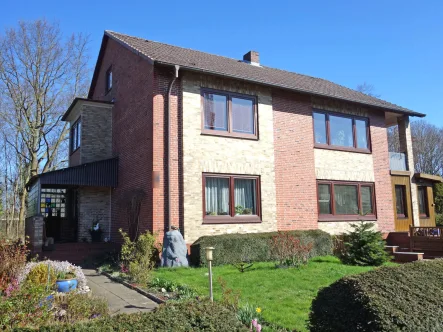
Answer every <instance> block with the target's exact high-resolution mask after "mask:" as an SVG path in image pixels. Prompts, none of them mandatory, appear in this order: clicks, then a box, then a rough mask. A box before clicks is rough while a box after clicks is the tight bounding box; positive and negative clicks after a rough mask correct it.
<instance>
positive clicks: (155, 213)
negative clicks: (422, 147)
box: [28, 31, 436, 244]
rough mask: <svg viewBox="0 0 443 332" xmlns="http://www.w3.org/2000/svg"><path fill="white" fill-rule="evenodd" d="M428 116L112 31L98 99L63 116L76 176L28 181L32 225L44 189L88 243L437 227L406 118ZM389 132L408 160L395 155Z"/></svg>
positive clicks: (95, 86)
mask: <svg viewBox="0 0 443 332" xmlns="http://www.w3.org/2000/svg"><path fill="white" fill-rule="evenodd" d="M423 116H424V115H423V114H420V113H417V112H414V111H411V110H408V109H405V108H403V107H400V106H397V105H394V104H391V103H388V102H386V101H383V100H380V99H377V98H373V97H370V96H367V95H364V94H362V93H359V92H356V91H354V90H351V89H348V88H345V87H343V86H340V85H337V84H334V83H332V82H329V81H325V80H322V79H317V78H313V77H308V76H304V75H299V74H295V73H290V72H285V71H281V70H277V69H273V68H268V67H265V66H262V65H261V64H260V61H259V54H258V53H257V52H254V51H250V52H248V53H247V54H245V56H244V57H243V59H240V60H235V59H229V58H224V57H220V56H216V55H210V54H207V53H202V52H198V51H193V50H189V49H184V48H180V47H175V46H170V45H166V44H162V43H157V42H152V41H147V40H144V39H140V38H136V37H130V36H127V35H123V34H119V33H115V32H111V31H106V32H105V35H104V37H103V41H102V46H101V50H100V54H99V57H98V61H97V65H96V68H95V71H94V76H93V80H92V83H91V87H90V91H89V95H88V98H87V99H80V98H77V99H76V100H74V102H73V104H72V105H71V107H70V108H69V109H68V111H67V112H66V114H65V115H64V117H63V119H64V120H65V121H68V122H69V123H70V126H71V135H70V142H71V144H70V158H69V168H67V169H65V170H60V171H55V172H51V173H53V174H52V175H51V174H49V173H45V174H41V175H39V176H38V177H36V178H35V179H33V180H32V181H31V182H30V184H29V188H30V190H31V191H32V190H33V188H34V192H36V194H34V196H35V197H36V198H35V202H34V201H33V200H31V202H34V203H33V204H34V205H32V204H31V207H35V208H31V209H28V210H30V211H31V212H30V213H28V216H29V217H30V218H31V217H32V216H33V215H35V214H37V213H42V214H43V215H44V216H45V217H48V215H47V214H48V208H47V202H46V199H47V198H45V197H43V196H42V195H41V194H38V192H39V191H40V193H42V192H44V189H45V188H52V190H59V191H60V190H61V191H63V192H62V194H61V195H62V196H63V197H67V199H66V203H65V204H66V205H67V206H68V207H66V216H65V218H64V219H66V221H65V224H67V225H71V226H72V227H71V229H72V231H71V234H75V235H74V237H75V239H76V240H77V241H81V240H82V239H83V240H85V241H88V240H89V237H90V235H89V231H88V230H89V228H90V227H91V225H92V224H94V223H95V222H97V221H99V222H100V227H101V228H102V229H103V234H104V238H105V239H106V241H112V242H119V241H120V240H121V239H120V235H119V234H118V229H119V228H123V229H128V228H131V227H133V226H134V224H136V227H137V229H138V230H150V231H152V232H154V233H156V234H158V236H159V238H160V239H161V238H162V235H163V233H164V231H165V230H167V229H169V227H170V226H171V225H178V226H179V227H180V230H181V231H182V233H183V234H184V238H185V241H186V242H187V243H188V244H191V243H193V242H194V241H195V240H197V239H198V238H199V237H201V236H204V235H217V234H225V233H250V232H270V231H277V230H294V229H322V230H324V231H327V232H329V233H333V234H339V233H343V232H345V231H347V230H349V229H350V225H351V224H352V223H354V222H356V221H360V220H363V221H366V222H370V223H374V224H375V226H376V227H377V229H379V230H380V231H382V232H383V233H390V232H395V231H405V230H407V227H409V225H411V224H413V225H417V226H418V225H432V224H433V225H435V218H434V220H432V218H433V211H432V209H433V205H432V189H428V188H432V187H431V185H430V183H432V181H436V179H432V178H429V177H427V176H426V175H422V176H421V177H420V176H419V175H417V176H415V175H414V173H413V171H410V170H413V169H414V161H413V154H412V140H411V133H410V122H409V121H410V117H423ZM391 126H398V128H399V133H400V135H399V136H400V147H401V153H397V154H390V152H389V151H388V138H387V128H389V127H391ZM395 158H398V161H397V162H396V160H395ZM82 172H83V173H82ZM48 174H49V175H48ZM66 174H68V175H69V176H68V175H66ZM87 180H88V181H87ZM423 188H425V189H423ZM34 196H32V197H34ZM55 199H56V198H55ZM51 204H52V203H50V204H49V206H50V207H51V206H52V205H51ZM33 211H34V212H33ZM131 225H132V226H131ZM65 228H66V229H67V226H66V227H65ZM61 233H63V232H61Z"/></svg>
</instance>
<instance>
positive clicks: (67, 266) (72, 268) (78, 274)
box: [17, 260, 89, 293]
mask: <svg viewBox="0 0 443 332" xmlns="http://www.w3.org/2000/svg"><path fill="white" fill-rule="evenodd" d="M38 266H44V267H49V269H50V270H52V271H54V272H55V274H57V275H59V274H61V273H73V274H74V275H75V278H76V279H77V282H78V292H80V293H87V292H88V291H89V287H88V286H87V285H86V277H85V275H84V273H83V271H82V269H81V267H80V266H76V265H74V264H71V263H69V262H67V261H64V262H59V261H51V260H45V261H42V262H29V263H27V264H26V265H25V267H24V268H23V269H22V271H20V273H19V275H18V278H17V280H18V283H19V284H23V283H24V282H25V281H26V280H27V278H28V276H29V273H30V272H31V271H32V270H33V269H35V268H36V267H38Z"/></svg>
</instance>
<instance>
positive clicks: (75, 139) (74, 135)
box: [71, 119, 82, 152]
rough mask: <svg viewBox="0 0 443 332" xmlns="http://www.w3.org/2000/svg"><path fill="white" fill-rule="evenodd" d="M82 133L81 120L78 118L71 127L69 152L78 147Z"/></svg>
mask: <svg viewBox="0 0 443 332" xmlns="http://www.w3.org/2000/svg"><path fill="white" fill-rule="evenodd" d="M81 133H82V121H81V119H78V120H77V121H76V122H74V124H73V125H72V127H71V152H74V151H76V150H77V149H78V148H79V147H80V142H81Z"/></svg>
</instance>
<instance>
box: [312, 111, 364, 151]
mask: <svg viewBox="0 0 443 332" xmlns="http://www.w3.org/2000/svg"><path fill="white" fill-rule="evenodd" d="M313 118H314V139H315V146H317V147H324V148H331V149H337V150H346V151H361V152H370V142H369V120H368V119H367V118H362V117H358V116H352V115H342V114H336V113H329V112H321V111H314V112H313Z"/></svg>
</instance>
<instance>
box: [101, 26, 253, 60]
mask: <svg viewBox="0 0 443 332" xmlns="http://www.w3.org/2000/svg"><path fill="white" fill-rule="evenodd" d="M105 31H107V32H111V33H113V34H118V35H123V36H126V37H129V38H135V39H139V40H141V41H145V42H150V43H156V44H161V45H166V46H171V47H176V48H181V49H182V50H189V51H193V52H199V53H203V54H208V55H212V56H216V57H219V58H223V59H229V60H232V61H236V62H243V61H241V60H239V59H234V58H230V57H227V56H224V55H219V54H214V53H209V52H204V51H200V50H195V49H193V48H189V47H183V46H177V45H172V44H168V43H164V42H159V41H156V40H151V39H146V38H142V37H137V36H131V35H127V34H124V33H120V32H116V31H110V30H105ZM122 41H123V40H122ZM123 42H124V43H125V44H127V43H126V42H125V41H123ZM131 47H132V46H131ZM257 67H259V66H257Z"/></svg>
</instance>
